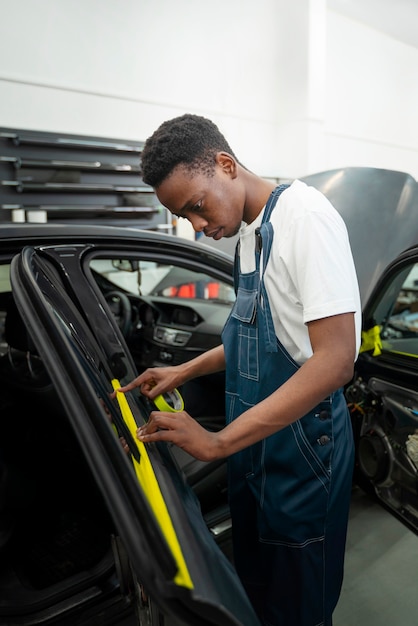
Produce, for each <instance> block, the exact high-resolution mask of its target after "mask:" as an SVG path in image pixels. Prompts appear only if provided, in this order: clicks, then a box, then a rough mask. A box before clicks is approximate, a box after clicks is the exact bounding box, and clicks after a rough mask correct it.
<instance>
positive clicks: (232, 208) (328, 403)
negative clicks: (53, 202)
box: [121, 114, 360, 626]
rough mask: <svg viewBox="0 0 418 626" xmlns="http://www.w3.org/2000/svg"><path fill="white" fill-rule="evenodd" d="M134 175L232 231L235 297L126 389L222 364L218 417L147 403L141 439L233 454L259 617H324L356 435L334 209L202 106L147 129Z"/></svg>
mask: <svg viewBox="0 0 418 626" xmlns="http://www.w3.org/2000/svg"><path fill="white" fill-rule="evenodd" d="M142 171H143V179H144V181H145V182H146V183H148V184H150V185H151V186H152V187H153V188H154V190H155V192H156V194H157V196H158V198H159V200H160V202H161V203H162V204H163V205H164V206H166V207H167V208H168V209H169V211H171V213H172V214H173V215H176V216H178V217H182V218H186V219H188V220H189V221H190V222H191V224H192V226H193V228H194V230H195V231H196V232H201V231H203V232H204V233H205V235H207V236H208V237H213V238H214V239H216V240H218V239H220V238H221V237H232V236H233V235H235V234H236V233H238V232H239V234H240V245H239V248H238V250H237V255H236V276H235V279H236V288H237V298H236V302H235V305H234V307H233V310H232V312H231V315H230V317H229V318H228V321H227V323H226V325H225V328H224V331H223V334H222V345H221V346H219V347H217V348H214V349H213V350H210V351H208V352H206V353H205V354H203V355H200V356H198V357H197V358H195V359H193V360H191V361H189V362H188V363H184V364H181V365H178V366H174V367H162V368H151V369H148V370H146V371H145V372H143V373H142V374H141V375H140V376H138V377H137V378H136V379H135V380H134V381H132V382H131V383H129V384H128V385H126V386H124V387H122V388H121V391H122V392H126V391H129V390H132V389H133V388H135V387H140V389H141V392H142V393H144V394H145V395H147V396H148V397H149V398H151V399H153V398H155V397H156V396H157V395H158V394H160V393H163V392H165V391H168V390H172V389H174V388H175V387H179V386H181V385H183V384H184V383H185V382H186V381H189V380H191V379H192V378H195V377H197V376H202V375H205V374H210V373H214V372H219V371H222V370H224V369H225V370H226V426H225V427H224V428H223V429H222V430H220V431H219V432H209V431H207V430H205V429H204V428H202V427H201V426H200V425H199V423H198V422H197V421H196V420H194V419H193V418H192V417H191V416H190V415H189V414H188V413H186V412H184V411H183V412H181V413H175V414H173V413H165V412H153V413H152V414H151V416H150V419H149V421H148V423H147V424H146V425H145V426H144V427H142V428H140V429H138V432H137V436H138V438H139V440H141V441H143V442H152V441H172V442H173V443H175V444H177V445H178V446H180V447H181V448H183V449H184V450H186V451H187V452H188V453H190V454H192V455H193V456H195V457H196V458H198V459H201V460H203V461H212V460H215V459H218V458H221V457H228V471H229V494H230V505H231V515H232V523H233V543H234V563H235V566H236V568H237V571H238V573H239V575H240V577H241V580H242V582H243V584H244V586H245V589H246V591H247V593H248V595H249V597H250V599H251V601H252V603H253V605H254V607H255V610H256V611H257V614H258V615H259V617H260V621H261V622H262V623H263V624H265V625H266V626H267V625H268V626H272V625H274V626H320V625H321V624H322V625H326V626H329V625H330V624H331V623H332V612H333V610H334V608H335V605H336V603H337V600H338V597H339V593H340V589H341V583H342V576H343V562H344V551H345V539H346V530H347V520H348V510H349V502H350V493H351V479H352V467H353V440H352V431H351V424H350V419H349V415H348V410H347V406H346V403H345V400H344V396H343V393H342V387H343V386H344V385H345V384H346V383H347V382H348V381H349V380H350V379H351V378H352V375H353V365H354V362H355V359H356V356H357V352H358V347H359V339H360V301H359V291H358V285H357V279H356V274H355V269H354V264H353V259H352V254H351V250H350V245H349V240H348V236H347V231H346V228H345V225H344V223H343V220H342V219H341V217H340V215H339V214H338V213H337V211H336V210H335V209H334V208H333V207H332V205H331V204H330V203H329V202H328V200H327V199H326V198H325V197H324V196H323V195H322V194H321V193H320V192H318V191H317V190H315V189H314V188H312V187H308V186H307V185H305V184H304V183H302V182H301V181H297V180H296V181H294V182H293V183H292V184H291V185H290V186H280V187H276V186H275V185H274V184H273V183H272V182H270V181H268V180H265V179H263V178H260V177H258V176H256V175H255V174H254V173H252V172H251V171H249V170H248V169H247V168H245V167H244V166H243V165H242V164H241V163H240V162H239V161H238V159H237V157H236V156H235V155H234V153H233V151H232V150H231V148H230V146H229V145H228V143H227V141H226V139H225V138H224V136H223V135H222V134H221V133H220V131H219V130H218V128H217V127H216V125H215V124H213V122H211V121H210V120H208V119H206V118H203V117H200V116H195V115H190V114H186V115H182V116H180V117H178V118H175V119H172V120H169V121H166V122H164V123H163V124H162V125H161V126H160V127H159V128H158V129H157V130H156V131H155V132H154V134H153V135H152V136H151V137H150V138H149V139H148V140H147V141H146V143H145V146H144V150H143V153H142Z"/></svg>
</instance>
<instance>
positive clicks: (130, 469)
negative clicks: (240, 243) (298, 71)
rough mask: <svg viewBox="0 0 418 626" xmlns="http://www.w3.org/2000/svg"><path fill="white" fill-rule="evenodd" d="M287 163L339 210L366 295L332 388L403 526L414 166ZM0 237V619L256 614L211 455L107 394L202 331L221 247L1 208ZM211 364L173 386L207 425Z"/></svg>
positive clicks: (222, 620) (369, 477)
mask: <svg viewBox="0 0 418 626" xmlns="http://www.w3.org/2000/svg"><path fill="white" fill-rule="evenodd" d="M305 181H306V182H309V183H310V184H313V185H314V186H317V187H318V188H320V189H321V190H322V191H323V192H324V193H325V194H326V195H328V197H330V199H331V200H332V201H333V203H334V205H335V206H336V208H337V209H338V210H339V211H340V212H341V213H342V215H343V217H344V219H345V221H346V223H347V225H348V229H349V233H350V237H351V242H352V247H353V251H354V256H355V261H356V265H357V270H358V274H359V279H360V287H361V293H362V297H363V302H364V303H365V306H364V329H363V330H364V332H363V338H364V342H363V348H362V352H361V354H360V356H359V359H358V361H357V364H356V374H355V377H354V379H353V381H352V383H351V384H350V385H349V386H347V390H346V396H347V402H348V404H349V406H350V410H351V411H352V419H353V429H354V433H355V436H356V448H357V463H356V472H355V480H356V481H358V482H359V484H361V486H362V487H363V488H365V489H366V490H368V491H370V492H372V493H373V494H375V496H376V497H378V498H379V499H380V500H381V501H382V503H383V504H384V505H385V506H387V507H389V508H390V510H391V511H393V512H394V513H395V514H396V515H398V516H400V517H401V518H402V519H403V521H405V522H406V523H408V524H409V525H410V526H411V527H412V528H413V529H414V530H418V497H417V485H418V480H417V479H418V470H417V466H418V460H417V456H418V455H416V452H415V449H416V447H418V446H417V444H416V429H417V428H418V424H417V420H418V393H417V392H416V391H415V389H416V381H417V374H418V369H417V363H418V361H417V358H418V335H417V334H415V333H417V332H418V330H417V331H415V330H414V320H415V317H414V314H415V311H414V298H415V296H414V294H415V293H417V294H418V289H417V283H416V281H417V279H418V272H417V270H416V268H418V265H417V263H418V246H417V247H412V248H409V249H408V250H407V251H406V252H404V250H405V249H406V248H407V247H408V246H411V245H412V244H413V243H414V242H418V221H417V220H416V209H417V208H418V192H417V184H416V181H414V180H413V179H412V178H411V177H410V176H408V175H407V174H404V173H402V172H392V171H386V170H374V169H370V168H348V169H343V170H335V171H332V172H324V173H321V174H318V175H315V176H312V177H307V178H306V179H305ZM0 243H1V247H0V327H1V345H0V385H1V387H2V393H1V410H0V420H1V432H2V437H1V440H0V624H1V625H11V624H13V625H17V624H25V625H27V624H45V625H46V624H48V625H49V624H62V625H67V624H68V626H70V625H71V626H74V625H75V626H77V625H84V624H86V625H87V624H103V625H105V624H117V623H121V622H122V620H123V619H124V618H126V619H129V618H130V617H131V616H133V619H134V620H135V621H134V623H138V624H141V625H145V624H146V625H147V626H148V625H150V626H157V625H158V626H164V625H166V626H169V625H170V624H172V623H175V624H177V625H180V624H184V625H185V624H190V625H192V626H196V624H199V626H206V625H207V626H209V625H212V624H213V625H215V624H216V625H219V626H222V625H223V624H225V625H226V626H229V625H231V626H233V625H234V626H235V625H236V626H239V625H242V626H247V625H248V626H253V625H254V626H256V625H257V624H258V620H257V618H256V616H255V615H254V613H253V611H252V609H251V606H250V605H249V602H248V600H247V598H246V595H245V593H244V591H243V589H242V587H241V585H240V582H239V580H238V579H237V576H236V573H235V570H234V568H233V565H232V563H231V561H232V557H231V553H230V531H231V524H230V519H229V512H228V502H227V488H226V470H225V462H218V463H200V462H198V461H196V460H194V459H192V458H191V457H189V456H188V455H187V454H185V453H183V452H182V451H180V450H179V449H177V448H176V447H175V446H172V445H165V444H158V445H156V444H153V445H147V446H145V445H143V444H141V443H139V442H138V441H137V440H136V438H135V429H136V427H137V426H138V425H141V424H142V423H144V421H145V420H146V419H147V417H148V414H149V411H150V410H152V409H153V408H154V407H153V406H151V405H150V403H149V402H148V401H147V400H146V399H145V398H144V397H142V396H141V395H140V394H139V392H137V391H136V392H132V393H130V394H126V396H123V395H122V394H119V395H121V397H119V396H118V399H116V400H112V399H111V397H110V396H111V393H112V391H113V389H114V388H115V387H117V386H118V385H119V384H120V383H125V382H128V381H130V380H131V379H132V378H133V377H134V376H135V375H136V374H137V372H139V371H142V370H143V369H144V368H146V367H149V366H160V365H167V364H176V363H180V362H183V361H185V360H187V359H189V358H191V357H193V356H195V355H197V354H199V353H201V352H203V351H205V350H207V349H209V348H211V347H213V346H215V345H218V344H219V342H220V333H221V330H222V327H223V325H224V323H225V321H226V318H227V316H228V315H229V312H230V309H231V305H232V303H233V301H234V297H235V296H234V290H233V285H232V267H233V257H232V255H230V254H226V253H223V252H221V251H219V250H216V249H215V247H214V246H207V245H205V244H203V243H201V242H192V241H188V240H182V239H179V238H176V237H173V236H170V235H164V234H159V233H154V232H150V231H140V230H134V229H129V228H113V227H105V226H102V227H94V226H88V225H86V226H76V225H74V226H73V225H71V224H68V225H65V226H63V225H61V226H60V225H58V224H57V225H50V224H44V225H43V224H32V225H30V224H21V225H12V224H10V225H4V226H2V229H1V232H0ZM394 259H395V260H394ZM389 262H392V263H391V264H390V265H389V266H388V264H389ZM386 266H388V267H387V269H385V267H386ZM416 274H417V276H416ZM379 276H381V278H380V279H379ZM416 300H417V301H418V295H417V298H416ZM415 341H416V348H414V344H415ZM223 384H224V381H223V377H222V376H221V375H217V376H211V377H204V378H202V379H200V380H197V381H193V383H191V384H187V385H185V386H184V387H183V388H182V389H181V390H180V391H181V393H182V396H183V398H184V402H185V406H186V409H187V410H188V411H189V412H190V413H191V414H192V415H194V416H196V418H197V419H199V420H201V421H202V423H203V424H204V425H205V426H206V427H207V428H210V429H217V428H220V427H222V424H223V420H224V414H223V411H224V407H223ZM121 438H123V439H125V440H126V441H127V443H128V445H129V450H130V452H129V453H126V452H125V450H124V447H123V446H122V444H121V441H120V440H121ZM173 620H174V622H173Z"/></svg>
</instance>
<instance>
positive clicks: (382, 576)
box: [121, 488, 418, 626]
mask: <svg viewBox="0 0 418 626" xmlns="http://www.w3.org/2000/svg"><path fill="white" fill-rule="evenodd" d="M417 590H418V537H417V536H416V535H414V534H413V533H412V532H411V531H410V530H409V529H408V528H406V527H405V526H404V525H403V524H402V523H401V522H400V521H398V520H397V519H395V518H394V517H393V516H392V515H390V513H388V512H387V511H386V510H384V509H383V508H382V507H381V506H379V505H378V504H377V503H376V502H375V501H374V500H372V499H371V498H370V497H369V496H368V495H366V494H365V493H364V492H363V491H361V490H360V489H359V488H354V489H353V493H352V501H351V509H350V519H349V525H348V536H347V550H346V559H345V577H344V583H343V588H342V593H341V596H340V601H339V603H338V606H337V608H336V610H335V612H334V616H333V626H418V593H417ZM134 624H135V621H133V620H132V621H126V622H123V626H134ZM121 626H122V624H121ZM165 626H182V625H181V624H179V623H178V622H177V621H174V620H170V619H169V620H168V621H167V620H166V622H165ZM289 626H291V625H289Z"/></svg>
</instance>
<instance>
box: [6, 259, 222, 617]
mask: <svg viewBox="0 0 418 626" xmlns="http://www.w3.org/2000/svg"><path fill="white" fill-rule="evenodd" d="M91 271H92V275H93V276H94V278H95V280H96V282H97V285H98V286H99V289H100V290H101V292H102V293H103V295H104V298H105V300H106V302H107V303H108V305H109V308H110V311H111V312H112V313H113V315H114V316H115V319H116V321H117V323H118V325H119V328H120V331H121V333H122V334H123V335H124V337H125V340H126V342H127V344H128V346H129V348H130V351H131V354H132V356H133V359H134V361H135V364H136V366H137V369H138V372H140V371H142V370H143V369H145V368H146V367H150V366H159V365H164V364H167V363H179V362H182V361H184V360H187V359H188V358H190V357H191V356H193V355H194V354H198V353H199V352H201V351H204V350H206V349H207V348H210V347H212V346H213V345H217V343H218V342H219V340H220V331H221V329H222V327H223V324H224V321H225V319H226V317H227V315H228V313H229V310H230V307H231V302H232V300H233V292H232V288H231V287H230V285H223V284H220V283H219V282H214V281H213V279H211V278H210V277H209V276H202V275H200V274H199V275H192V274H191V273H190V272H188V271H187V270H182V271H181V272H179V268H173V267H171V266H170V267H161V266H160V267H156V266H155V264H149V265H148V266H147V265H146V264H143V266H142V267H139V266H138V264H136V263H132V262H131V261H129V262H126V261H123V260H122V261H120V260H116V261H115V260H112V259H99V260H97V261H93V262H92V263H91ZM8 272H9V265H8V263H5V264H3V265H0V385H1V400H0V402H1V407H0V423H1V431H2V437H1V439H0V588H1V590H2V591H1V595H0V617H2V616H7V615H13V619H20V618H19V617H18V618H16V616H21V620H22V621H21V622H19V621H16V623H22V624H26V623H28V622H27V621H25V620H26V619H27V616H28V615H32V614H33V613H37V614H41V613H42V612H43V611H44V612H45V614H46V613H47V611H48V610H50V609H49V607H51V606H52V605H53V604H54V605H55V606H56V607H59V605H60V604H61V606H62V607H64V606H65V603H66V601H68V599H69V598H70V597H71V596H72V595H73V594H75V593H77V594H79V595H80V596H81V597H83V595H84V597H85V601H86V603H87V604H88V601H89V598H91V594H93V595H94V594H95V593H97V589H100V590H101V592H102V593H103V592H105V593H106V594H109V597H111V596H112V594H116V593H119V592H118V589H119V584H120V582H121V581H120V571H118V568H117V564H118V558H119V556H120V553H119V548H120V546H118V545H117V537H116V532H115V528H114V524H113V522H112V520H111V518H110V516H109V513H108V511H107V509H106V506H105V503H104V502H103V498H102V496H101V494H100V492H99V490H98V488H97V486H96V484H95V481H94V479H93V476H92V474H91V470H90V469H89V466H88V464H87V463H86V461H85V459H84V455H83V453H82V451H81V449H80V445H79V443H78V441H77V439H76V437H75V435H74V433H73V431H72V428H71V426H70V423H69V421H68V420H67V417H66V414H65V410H64V407H63V406H62V403H61V400H60V399H59V397H58V396H57V394H56V392H55V390H54V387H53V385H52V383H51V381H50V378H49V376H48V373H47V371H46V369H45V368H44V365H43V363H42V359H41V358H40V357H39V355H38V354H37V350H36V348H35V346H34V344H33V342H32V340H31V337H30V336H29V334H28V332H27V330H26V328H25V325H24V323H23V321H22V318H21V316H20V314H19V311H18V308H17V306H16V304H15V302H14V300H13V296H12V293H11V288H10V283H9V281H8ZM176 272H177V275H176ZM151 273H152V275H153V279H152V280H151ZM180 274H181V275H180ZM139 276H142V280H141V284H140V285H138V277H139ZM147 281H148V283H149V285H148V287H147V286H146V285H147ZM181 392H182V395H183V398H184V401H185V408H186V410H188V411H189V412H190V413H191V414H192V415H193V416H196V417H197V418H198V419H200V420H201V421H202V423H203V424H204V425H205V426H206V427H207V428H209V429H217V428H220V427H222V424H223V421H224V408H223V378H222V376H218V375H216V376H213V377H210V378H209V377H208V379H202V380H197V381H194V382H193V384H190V385H188V386H187V385H186V386H184V388H182V389H181ZM172 452H173V455H174V456H175V457H176V459H177V461H178V463H179V466H180V467H181V468H182V470H183V472H184V474H185V476H186V477H187V480H188V481H189V483H190V484H191V486H192V487H193V489H194V491H195V493H196V494H197V495H198V497H199V500H200V502H201V506H202V513H203V515H204V517H205V520H206V521H207V525H208V526H209V528H210V529H211V530H212V533H213V535H214V536H215V539H216V540H217V541H218V543H219V544H220V546H221V548H222V549H224V551H225V553H226V554H227V556H228V557H231V553H230V545H229V539H230V524H228V521H229V516H228V507H227V493H226V468H225V463H224V462H218V463H216V464H206V463H201V462H198V461H196V460H195V459H193V458H191V457H189V456H188V455H187V454H185V453H183V452H182V451H181V450H179V449H177V448H176V449H174V446H172ZM95 589H96V591H95ZM54 610H58V611H59V608H57V609H54ZM0 623H2V622H1V619H0ZM6 623H7V622H6ZM13 623H15V622H13ZM60 623H61V622H60Z"/></svg>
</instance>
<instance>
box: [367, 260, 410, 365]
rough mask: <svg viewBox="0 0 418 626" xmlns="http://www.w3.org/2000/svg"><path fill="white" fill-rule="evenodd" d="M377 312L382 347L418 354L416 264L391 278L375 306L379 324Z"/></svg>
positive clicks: (406, 353)
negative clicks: (377, 304)
mask: <svg viewBox="0 0 418 626" xmlns="http://www.w3.org/2000/svg"><path fill="white" fill-rule="evenodd" d="M385 308H386V311H387V314H386V315H385ZM376 313H377V315H376ZM379 315H380V327H381V328H380V336H381V339H382V349H383V350H388V351H390V352H398V353H401V354H404V355H408V356H414V357H418V263H415V264H413V265H412V266H411V265H408V266H407V267H405V268H404V269H403V270H402V271H401V272H399V273H398V274H397V275H396V276H395V277H394V279H393V280H392V281H391V283H390V284H389V286H388V288H387V289H386V291H385V294H384V296H383V298H382V299H381V301H380V303H379V306H378V307H377V308H376V312H375V318H376V321H377V322H378V323H379V318H378V316H379Z"/></svg>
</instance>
